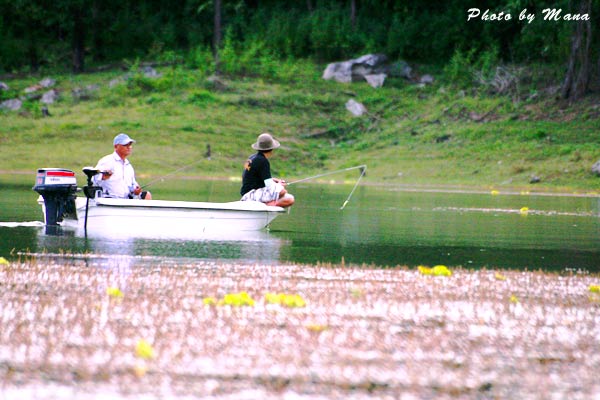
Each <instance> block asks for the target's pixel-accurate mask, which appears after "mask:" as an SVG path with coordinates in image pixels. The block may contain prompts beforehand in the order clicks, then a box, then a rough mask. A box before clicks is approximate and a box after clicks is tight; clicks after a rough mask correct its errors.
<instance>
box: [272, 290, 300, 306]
mask: <svg viewBox="0 0 600 400" xmlns="http://www.w3.org/2000/svg"><path fill="white" fill-rule="evenodd" d="M265 302H267V303H269V304H279V305H282V306H286V307H305V306H306V301H304V299H303V298H302V296H300V295H299V294H287V293H267V294H265Z"/></svg>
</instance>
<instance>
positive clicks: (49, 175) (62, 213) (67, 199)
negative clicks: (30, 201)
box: [33, 168, 77, 225]
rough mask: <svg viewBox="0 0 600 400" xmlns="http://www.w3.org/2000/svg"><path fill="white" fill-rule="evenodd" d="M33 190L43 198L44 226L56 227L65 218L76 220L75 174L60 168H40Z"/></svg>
mask: <svg viewBox="0 0 600 400" xmlns="http://www.w3.org/2000/svg"><path fill="white" fill-rule="evenodd" d="M33 190H35V191H36V192H38V193H39V194H40V195H41V196H42V197H43V198H44V204H45V208H46V214H45V215H44V217H45V222H46V225H58V223H59V222H61V221H62V220H63V219H64V218H65V217H70V218H73V219H77V210H76V207H75V198H76V193H77V179H76V178H75V173H74V172H73V171H71V170H68V169H62V168H40V169H38V171H37V178H36V182H35V186H34V187H33Z"/></svg>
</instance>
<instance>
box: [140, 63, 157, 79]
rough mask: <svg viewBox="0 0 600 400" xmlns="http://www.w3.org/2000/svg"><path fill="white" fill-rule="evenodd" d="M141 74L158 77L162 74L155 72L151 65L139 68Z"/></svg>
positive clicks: (147, 76)
mask: <svg viewBox="0 0 600 400" xmlns="http://www.w3.org/2000/svg"><path fill="white" fill-rule="evenodd" d="M141 71H142V74H144V76H145V77H146V78H160V77H161V76H162V74H161V73H159V72H157V71H156V70H155V69H154V68H152V67H151V66H145V67H142V68H141Z"/></svg>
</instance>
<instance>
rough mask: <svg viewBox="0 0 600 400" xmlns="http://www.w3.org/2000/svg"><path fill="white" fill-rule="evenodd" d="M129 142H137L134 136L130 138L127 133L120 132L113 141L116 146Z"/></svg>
mask: <svg viewBox="0 0 600 400" xmlns="http://www.w3.org/2000/svg"><path fill="white" fill-rule="evenodd" d="M129 143H135V140H133V139H132V138H130V137H129V136H128V135H127V134H125V133H119V134H118V135H117V136H115V140H114V141H113V145H114V146H116V145H118V144H122V145H126V144H129Z"/></svg>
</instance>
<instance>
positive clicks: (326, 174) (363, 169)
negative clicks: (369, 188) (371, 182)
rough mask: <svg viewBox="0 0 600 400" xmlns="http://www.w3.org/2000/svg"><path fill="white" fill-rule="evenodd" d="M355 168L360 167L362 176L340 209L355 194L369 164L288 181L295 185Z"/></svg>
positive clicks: (341, 208) (342, 207)
mask: <svg viewBox="0 0 600 400" xmlns="http://www.w3.org/2000/svg"><path fill="white" fill-rule="evenodd" d="M353 169H360V176H359V177H358V179H357V180H356V183H355V184H354V187H353V188H352V191H351V192H350V194H349V195H348V198H346V201H344V204H342V206H341V207H340V210H343V209H344V207H346V204H348V202H349V201H350V198H351V197H352V195H353V194H354V191H355V190H356V188H357V187H358V184H359V183H360V180H361V179H362V177H363V176H365V173H366V172H367V166H366V165H364V164H363V165H357V166H356V167H349V168H344V169H338V170H336V171H330V172H325V173H323V174H319V175H314V176H309V177H308V178H303V179H298V180H297V181H293V182H288V183H287V184H288V185H293V184H294V183H299V182H304V181H308V180H311V179H316V178H321V177H323V176H328V175H333V174H339V173H341V172H346V171H351V170H353Z"/></svg>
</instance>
